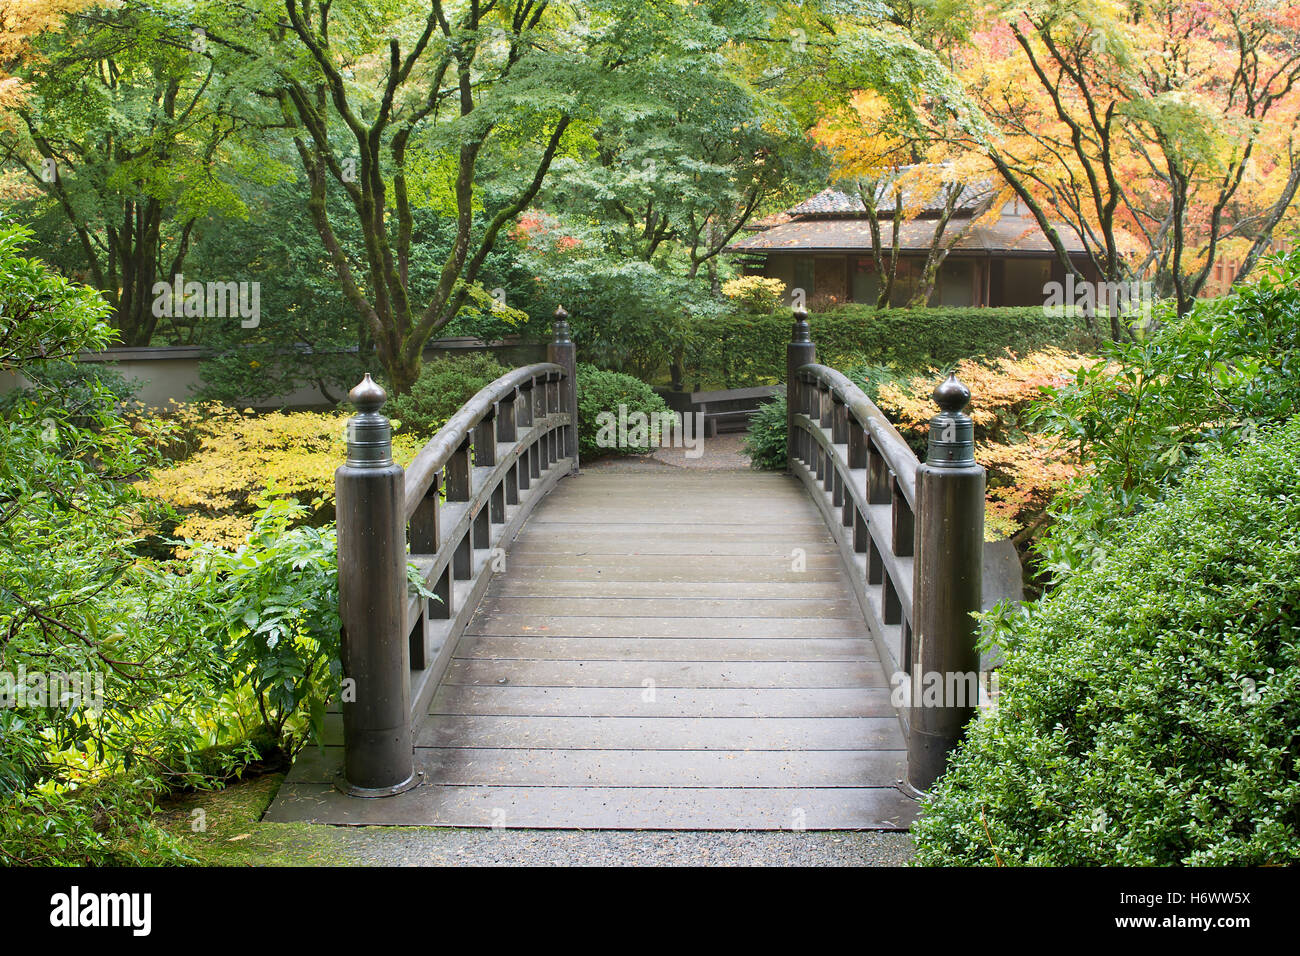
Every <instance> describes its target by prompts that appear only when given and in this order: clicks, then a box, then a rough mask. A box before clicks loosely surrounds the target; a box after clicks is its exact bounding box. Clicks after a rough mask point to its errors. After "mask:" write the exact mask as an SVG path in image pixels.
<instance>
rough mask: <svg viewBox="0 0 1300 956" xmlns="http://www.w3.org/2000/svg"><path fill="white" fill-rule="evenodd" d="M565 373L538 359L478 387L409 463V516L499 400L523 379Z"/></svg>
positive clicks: (506, 395) (407, 506)
mask: <svg viewBox="0 0 1300 956" xmlns="http://www.w3.org/2000/svg"><path fill="white" fill-rule="evenodd" d="M566 374H567V372H566V370H565V368H564V366H563V365H557V364H555V363H554V362H537V363H535V364H533V365H524V366H522V367H520V368H516V369H511V370H510V371H509V372H507V373H506V374H505V375H502V376H501V377H500V378H498V379H496V380H495V381H492V382H488V384H486V385H484V386H483V387H482V388H481V389H479V390H478V392H476V393H475V395H474V397H473V398H471V399H470V400H469V401H468V402H466V403H465V404H464V405H462V406H461V407H460V409H459V410H458V411H457V412H456V414H454V415H452V416H451V418H449V419H448V420H447V424H445V425H443V426H442V427H441V428H440V429H438V432H437V434H435V435H434V436H433V437H432V438H430V439H429V440H428V442H426V443H425V445H424V447H423V448H421V449H420V451H419V453H418V454H417V455H416V456H415V458H414V459H413V460H412V461H411V463H410V464H409V465H407V466H406V518H407V520H408V521H409V520H410V518H411V516H412V515H413V514H414V513H415V509H416V508H417V507H419V504H420V502H421V501H422V500H423V498H424V496H425V493H426V492H427V491H428V490H429V486H430V485H432V484H433V481H434V479H435V478H436V477H437V476H438V472H440V471H442V469H443V467H444V466H445V465H446V464H447V460H448V459H449V458H451V456H452V455H453V454H454V453H455V451H456V449H458V448H459V447H460V446H461V444H462V443H463V442H464V441H465V438H466V436H467V435H469V433H470V431H471V430H472V429H473V428H474V427H475V426H476V425H478V424H479V423H480V422H481V421H482V420H483V418H484V416H486V415H487V414H488V412H490V411H491V410H492V409H493V408H494V407H495V406H496V403H497V402H499V401H501V400H502V399H503V398H508V397H510V396H512V395H513V394H514V392H515V390H516V389H518V388H519V386H520V385H522V384H523V383H524V382H532V381H534V380H536V379H537V378H538V376H541V375H557V376H558V378H559V379H563V378H564V377H565V375H566Z"/></svg>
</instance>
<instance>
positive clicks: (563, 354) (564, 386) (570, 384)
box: [546, 306, 578, 474]
mask: <svg viewBox="0 0 1300 956" xmlns="http://www.w3.org/2000/svg"><path fill="white" fill-rule="evenodd" d="M546 360H547V361H548V362H554V363H555V364H556V365H563V366H564V381H562V382H560V411H561V412H567V413H568V414H569V424H568V425H566V426H564V432H563V434H564V451H563V452H562V454H564V455H567V456H568V457H569V458H572V459H573V464H572V466H571V469H570V470H571V471H572V472H573V473H574V474H577V472H578V350H577V347H576V346H575V345H574V344H573V339H572V338H570V336H569V313H567V312H565V311H564V306H560V307H559V308H558V309H556V310H555V341H554V342H552V343H551V344H550V345H548V346H547V347H546Z"/></svg>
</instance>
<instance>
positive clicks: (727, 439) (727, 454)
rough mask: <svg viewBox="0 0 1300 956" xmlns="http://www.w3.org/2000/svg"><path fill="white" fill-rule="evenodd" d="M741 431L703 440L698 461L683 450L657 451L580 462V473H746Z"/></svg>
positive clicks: (667, 449) (746, 459) (663, 449)
mask: <svg viewBox="0 0 1300 956" xmlns="http://www.w3.org/2000/svg"><path fill="white" fill-rule="evenodd" d="M744 437H745V436H744V433H743V432H732V433H728V434H725V435H718V436H717V437H715V438H705V439H703V443H702V445H701V449H700V450H701V451H702V452H703V454H701V455H700V456H699V457H698V458H688V457H687V456H686V451H687V450H686V449H685V448H657V449H655V450H654V451H653V452H652V453H650V454H649V455H628V456H622V457H620V456H611V457H609V458H597V459H595V460H593V461H591V462H586V461H584V462H582V470H583V471H592V472H606V473H608V472H654V471H663V470H664V469H665V468H688V469H692V470H696V471H749V456H748V455H746V454H745V452H744V449H743V448H742V446H741V441H742V439H744Z"/></svg>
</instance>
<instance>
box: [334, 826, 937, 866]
mask: <svg viewBox="0 0 1300 956" xmlns="http://www.w3.org/2000/svg"><path fill="white" fill-rule="evenodd" d="M337 852H338V856H339V862H341V863H345V864H351V865H360V866H443V865H454V866H903V865H905V864H906V863H907V860H908V858H909V857H910V856H911V853H912V841H911V837H909V836H908V835H907V834H906V833H880V832H860V833H859V832H836V833H827V832H815V833H814V832H808V833H796V832H790V831H745V832H728V833H719V832H704V831H672V832H658V831H627V830H590V831H582V830H488V829H483V830H438V829H432V828H426V827H419V828H415V827H412V828H402V829H394V828H388V827H383V828H381V827H356V828H350V829H348V830H347V831H346V833H345V835H341V836H340V837H339V839H338V842H337Z"/></svg>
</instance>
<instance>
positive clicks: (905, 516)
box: [889, 476, 916, 558]
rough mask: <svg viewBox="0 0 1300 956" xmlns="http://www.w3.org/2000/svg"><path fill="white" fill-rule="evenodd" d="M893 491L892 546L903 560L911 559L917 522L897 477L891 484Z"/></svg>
mask: <svg viewBox="0 0 1300 956" xmlns="http://www.w3.org/2000/svg"><path fill="white" fill-rule="evenodd" d="M889 485H890V489H891V505H892V507H891V509H890V511H891V515H892V518H893V520H892V522H891V523H892V528H891V544H892V546H893V549H894V554H896V555H898V556H899V557H902V558H907V557H911V555H912V550H913V545H914V541H913V539H914V538H915V536H916V530H915V522H914V521H913V520H912V506H911V505H909V504H908V503H907V498H905V497H904V496H903V489H902V487H901V486H900V485H899V483H898V477H897V476H895V477H894V478H893V479H892V480H891V481H890V482H889Z"/></svg>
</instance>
